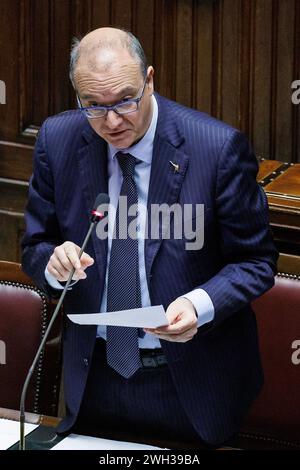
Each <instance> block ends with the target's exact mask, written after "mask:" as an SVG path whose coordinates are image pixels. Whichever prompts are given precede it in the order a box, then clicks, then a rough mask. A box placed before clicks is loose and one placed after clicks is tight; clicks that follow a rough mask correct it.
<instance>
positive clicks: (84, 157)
mask: <svg viewBox="0 0 300 470" xmlns="http://www.w3.org/2000/svg"><path fill="white" fill-rule="evenodd" d="M82 136H83V139H84V141H85V145H84V146H83V147H81V148H80V150H79V151H78V153H77V158H78V164H79V173H80V177H81V187H82V188H83V196H84V199H85V205H86V209H87V213H88V214H89V213H90V211H91V209H92V207H93V204H94V202H95V199H96V196H97V195H98V194H99V193H107V192H108V182H107V181H108V178H107V145H106V143H105V141H104V140H103V139H101V137H99V136H98V135H97V134H96V133H95V132H94V131H93V129H92V128H91V127H90V125H89V124H87V126H86V128H85V129H84V131H83V133H82ZM92 241H93V246H94V252H95V257H96V261H97V266H98V269H99V274H100V280H101V290H102V288H103V286H104V279H105V271H106V259H107V240H100V239H99V238H98V237H97V232H96V228H95V229H94V230H93V232H92Z"/></svg>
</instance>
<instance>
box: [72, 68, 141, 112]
mask: <svg viewBox="0 0 300 470" xmlns="http://www.w3.org/2000/svg"><path fill="white" fill-rule="evenodd" d="M146 82H147V77H146V78H145V81H144V85H143V89H142V92H141V94H140V96H139V97H138V98H133V99H130V100H123V101H120V102H119V103H116V104H114V105H110V106H105V105H103V106H88V107H84V106H82V104H81V101H80V98H79V96H78V95H77V94H76V98H77V104H78V107H79V109H80V110H81V111H82V112H83V113H84V114H85V115H86V117H87V118H89V119H95V118H101V117H104V116H106V115H107V113H108V111H111V110H112V111H114V112H115V113H117V114H129V113H134V112H135V111H137V109H138V107H139V103H140V101H141V99H142V98H143V95H144V91H145V86H146Z"/></svg>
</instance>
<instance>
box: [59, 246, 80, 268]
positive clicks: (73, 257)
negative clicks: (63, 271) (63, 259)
mask: <svg viewBox="0 0 300 470" xmlns="http://www.w3.org/2000/svg"><path fill="white" fill-rule="evenodd" d="M58 248H63V250H64V252H65V254H66V256H67V257H68V259H69V260H70V262H71V264H72V266H73V267H74V268H75V269H80V268H81V263H80V260H79V257H78V251H77V249H78V248H79V247H77V245H75V244H74V243H68V244H67V243H66V244H64V245H61V247H58Z"/></svg>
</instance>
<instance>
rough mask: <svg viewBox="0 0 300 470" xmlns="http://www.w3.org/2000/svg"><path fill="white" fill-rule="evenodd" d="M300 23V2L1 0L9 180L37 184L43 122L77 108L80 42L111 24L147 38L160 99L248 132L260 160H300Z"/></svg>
mask: <svg viewBox="0 0 300 470" xmlns="http://www.w3.org/2000/svg"><path fill="white" fill-rule="evenodd" d="M299 18H300V1H299V0H1V1H0V47H1V54H0V80H4V81H5V83H6V89H7V93H6V94H7V104H5V105H2V104H0V178H1V177H2V178H6V179H10V180H11V181H12V182H13V181H14V180H23V181H28V179H29V176H30V173H31V169H32V149H33V145H34V142H35V136H36V135H37V132H38V129H39V127H40V125H41V123H42V122H43V120H44V119H45V118H46V117H47V116H48V115H51V114H55V113H58V112H60V111H64V110H65V109H69V108H73V107H74V106H75V95H74V91H73V89H72V86H71V84H70V82H69V79H68V68H69V52H70V46H71V41H72V38H73V37H74V36H77V37H82V36H83V35H84V34H85V33H86V32H88V31H90V30H92V29H95V28H97V27H101V26H108V25H112V26H121V27H124V28H127V29H129V30H131V31H132V32H133V33H134V34H136V35H137V36H138V37H139V39H140V40H141V43H142V45H143V47H144V49H145V52H146V55H147V57H148V59H149V63H151V64H152V65H154V67H155V89H156V90H157V91H158V92H160V93H161V94H163V95H165V96H167V97H169V98H171V99H175V100H177V101H179V102H180V103H182V104H185V105H188V106H192V107H195V108H197V109H200V110H202V111H204V112H208V113H210V114H212V115H214V116H216V117H218V118H220V119H223V120H224V121H226V122H228V123H230V124H232V125H234V126H236V127H238V128H240V129H241V130H243V131H244V132H246V133H247V134H248V135H249V138H250V141H251V142H252V144H253V147H254V150H255V152H256V154H257V155H259V156H262V157H265V158H271V159H278V160H285V161H290V162H296V161H299V162H300V117H299V114H300V105H298V106H297V105H293V104H292V102H291V95H292V90H291V83H292V81H294V80H297V79H300V21H299ZM16 191H17V190H16ZM1 197H2V196H1ZM1 210H4V209H3V204H2V201H0V211H1ZM5 210H6V209H5ZM11 211H12V212H13V211H15V212H16V208H14V209H13V208H12V209H11ZM9 212H10V211H9V210H8V211H7V212H5V217H8V214H9ZM2 220H3V219H1V222H2ZM11 220H14V221H15V222H16V230H19V228H18V227H19V225H18V224H19V221H16V220H17V219H16V217H15V216H13V218H12V219H11ZM9 223H13V222H11V221H10V222H9ZM0 248H1V243H0ZM12 250H13V252H14V253H16V249H12ZM10 253H12V252H10Z"/></svg>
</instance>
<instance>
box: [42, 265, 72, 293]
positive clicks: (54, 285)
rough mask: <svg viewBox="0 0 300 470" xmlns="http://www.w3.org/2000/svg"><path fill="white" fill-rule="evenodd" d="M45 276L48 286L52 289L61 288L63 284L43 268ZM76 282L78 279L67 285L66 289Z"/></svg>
mask: <svg viewBox="0 0 300 470" xmlns="http://www.w3.org/2000/svg"><path fill="white" fill-rule="evenodd" d="M45 278H46V281H47V282H48V284H49V286H50V287H52V288H53V289H57V290H63V288H64V286H63V285H62V284H61V283H60V282H59V281H58V280H57V279H55V277H54V276H52V274H50V273H49V271H48V269H47V268H46V269H45ZM76 282H78V281H72V282H71V283H70V285H69V287H68V290H70V289H71V287H72V286H74V284H76Z"/></svg>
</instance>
